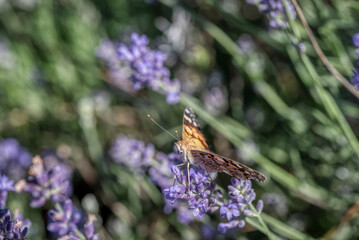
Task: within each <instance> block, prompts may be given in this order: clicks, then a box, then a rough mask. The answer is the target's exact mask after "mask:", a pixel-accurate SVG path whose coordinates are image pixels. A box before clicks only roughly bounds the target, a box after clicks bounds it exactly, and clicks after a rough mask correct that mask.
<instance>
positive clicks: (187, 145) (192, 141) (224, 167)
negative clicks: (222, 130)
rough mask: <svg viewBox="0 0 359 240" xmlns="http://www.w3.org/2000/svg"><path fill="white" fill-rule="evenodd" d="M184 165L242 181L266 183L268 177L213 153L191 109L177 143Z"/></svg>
mask: <svg viewBox="0 0 359 240" xmlns="http://www.w3.org/2000/svg"><path fill="white" fill-rule="evenodd" d="M175 146H176V148H177V150H178V151H179V152H180V153H181V155H182V159H183V161H184V163H187V171H189V165H190V164H193V165H195V166H198V167H200V168H202V169H204V170H206V171H207V172H224V173H227V174H228V175H230V176H232V177H235V178H238V179H240V180H249V179H254V180H257V181H259V182H264V181H265V180H266V177H265V176H264V175H263V174H261V173H259V172H257V171H255V170H253V169H252V168H250V167H247V166H246V165H244V164H242V163H239V162H238V161H235V160H232V159H229V158H226V157H223V156H220V155H218V154H215V153H213V152H211V150H210V148H209V145H208V143H207V140H206V138H205V137H204V135H203V133H202V131H201V128H200V126H199V124H198V121H197V118H196V115H195V114H194V112H193V110H192V109H191V108H188V107H187V108H186V109H185V110H184V113H183V127H182V141H181V140H179V141H178V142H176V143H175Z"/></svg>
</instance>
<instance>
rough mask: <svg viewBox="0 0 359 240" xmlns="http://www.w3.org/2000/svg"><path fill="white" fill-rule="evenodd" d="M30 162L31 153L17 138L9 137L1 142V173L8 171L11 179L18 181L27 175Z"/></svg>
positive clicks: (7, 173)
mask: <svg viewBox="0 0 359 240" xmlns="http://www.w3.org/2000/svg"><path fill="white" fill-rule="evenodd" d="M30 164H31V155H30V153H29V152H28V151H27V150H26V149H24V148H23V147H21V146H20V144H19V142H18V141H17V140H16V139H13V138H8V139H5V140H3V141H1V142H0V173H6V175H7V176H8V177H9V178H10V179H13V180H15V181H17V180H19V179H20V178H23V177H25V174H26V169H27V168H28V167H29V166H30Z"/></svg>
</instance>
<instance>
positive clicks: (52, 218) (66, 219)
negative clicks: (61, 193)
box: [47, 199, 81, 237]
mask: <svg viewBox="0 0 359 240" xmlns="http://www.w3.org/2000/svg"><path fill="white" fill-rule="evenodd" d="M48 219H49V223H48V225H47V230H48V231H49V232H51V233H52V235H53V236H54V237H62V236H65V235H68V234H69V233H71V232H73V231H75V230H77V224H78V223H79V222H80V220H81V214H80V212H79V211H78V210H77V209H76V208H74V206H73V204H72V201H71V200H70V199H67V200H66V201H65V202H64V203H63V204H62V205H61V206H60V205H56V207H55V210H50V211H49V212H48Z"/></svg>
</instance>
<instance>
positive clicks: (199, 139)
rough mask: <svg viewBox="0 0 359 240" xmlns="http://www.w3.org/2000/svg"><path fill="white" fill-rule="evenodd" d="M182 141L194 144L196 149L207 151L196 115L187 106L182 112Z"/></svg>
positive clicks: (207, 147)
mask: <svg viewBox="0 0 359 240" xmlns="http://www.w3.org/2000/svg"><path fill="white" fill-rule="evenodd" d="M182 141H183V142H185V143H189V144H192V145H194V146H196V149H200V150H208V151H209V146H208V143H207V140H206V138H205V137H204V135H203V133H202V131H201V127H200V125H199V123H198V121H197V118H196V115H195V114H194V112H193V110H192V109H191V108H188V107H187V108H186V109H185V110H184V113H183V128H182Z"/></svg>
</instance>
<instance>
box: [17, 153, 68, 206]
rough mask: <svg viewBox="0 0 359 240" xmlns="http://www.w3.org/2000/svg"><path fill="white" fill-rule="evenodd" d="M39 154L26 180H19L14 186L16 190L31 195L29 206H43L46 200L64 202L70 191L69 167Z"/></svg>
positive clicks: (34, 159) (33, 161)
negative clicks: (43, 157)
mask: <svg viewBox="0 0 359 240" xmlns="http://www.w3.org/2000/svg"><path fill="white" fill-rule="evenodd" d="M47 159H49V160H48V161H43V159H42V158H41V157H40V156H35V157H34V158H33V160H32V165H31V166H30V169H29V171H28V176H27V179H26V181H25V180H20V181H19V182H18V183H17V184H16V186H15V188H16V191H18V192H27V193H30V194H31V195H32V199H31V201H30V206H31V207H33V208H37V207H41V206H43V205H44V204H45V203H46V201H47V200H51V201H53V202H64V201H65V200H66V199H68V197H69V196H70V195H71V193H72V186H71V174H70V173H69V171H71V168H68V167H67V165H66V164H64V163H59V162H56V161H54V159H53V158H46V159H45V160H47Z"/></svg>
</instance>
